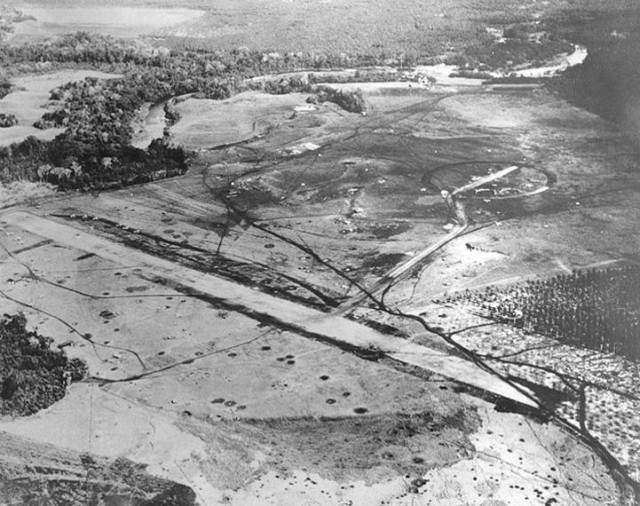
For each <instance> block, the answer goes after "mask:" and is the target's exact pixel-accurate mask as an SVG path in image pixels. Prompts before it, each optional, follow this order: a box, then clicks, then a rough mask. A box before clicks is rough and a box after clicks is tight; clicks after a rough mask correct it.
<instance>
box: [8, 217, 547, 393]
mask: <svg viewBox="0 0 640 506" xmlns="http://www.w3.org/2000/svg"><path fill="white" fill-rule="evenodd" d="M0 220H1V221H3V222H5V223H7V224H11V225H14V226H17V227H20V228H22V229H24V230H27V231H29V232H31V233H33V234H36V235H39V236H41V237H43V238H48V239H52V240H55V241H56V242H58V243H60V244H63V245H66V246H70V247H73V248H78V249H82V250H84V251H86V252H88V253H93V254H95V255H98V256H100V257H102V258H105V259H107V260H110V261H112V262H117V263H119V264H121V265H127V266H135V267H137V268H139V269H140V270H141V271H142V274H143V275H147V276H149V275H151V276H157V277H160V278H163V279H166V280H169V281H172V282H174V283H176V284H178V285H180V286H183V287H186V288H188V289H190V290H195V291H197V292H200V293H203V294H207V295H209V296H212V297H214V298H216V299H217V300H219V301H220V302H221V303H223V304H226V305H228V306H229V307H231V308H233V309H234V310H236V311H240V312H242V313H244V314H247V315H249V316H251V317H254V318H257V319H259V318H264V319H268V320H270V321H271V322H273V323H274V324H275V325H280V326H283V327H286V328H289V329H291V330H294V331H297V332H299V333H301V334H302V335H306V336H309V337H312V338H316V339H318V340H320V341H324V342H328V343H332V344H334V345H336V346H342V347H345V346H346V347H355V348H358V349H361V350H372V349H373V350H380V351H381V352H383V353H384V354H385V355H386V356H388V357H390V358H391V359H394V360H397V361H400V362H402V363H405V364H408V365H412V366H415V367H419V368H421V369H425V370H429V371H433V372H436V373H438V374H441V375H444V376H447V377H450V378H453V379H455V380H457V381H460V382H462V383H466V384H468V385H471V386H473V387H476V388H480V389H482V390H485V391H488V392H491V393H494V394H497V395H500V396H502V397H506V398H508V399H511V400H513V401H516V402H520V403H522V404H526V405H529V406H535V403H534V402H533V401H532V400H531V399H530V398H528V397H527V396H525V395H523V394H522V393H520V392H519V391H517V390H516V389H514V388H513V387H511V386H509V385H507V384H505V383H504V382H502V381H501V380H500V379H498V378H496V377H494V376H493V375H491V374H490V373H487V372H485V371H482V370H481V369H479V368H478V367H476V366H475V365H474V364H473V363H471V362H469V361H466V360H464V359H461V358H458V357H453V356H450V355H448V354H447V353H443V352H440V351H436V350H432V349H428V348H425V347H423V346H420V345H417V344H415V343H411V342H409V341H406V340H403V339H400V338H396V337H393V336H387V335H384V334H381V333H379V332H377V331H375V330H373V329H371V328H369V327H366V326H364V325H361V324H359V323H356V322H353V321H351V320H348V319H346V318H343V317H341V316H338V315H331V314H326V313H322V312H320V311H317V310H315V309H311V308H308V307H305V306H302V305H299V304H296V303H294V302H290V301H287V300H282V299H278V298H276V297H273V296H271V295H268V294H266V293H262V292H260V291H257V290H254V289H251V288H249V287H246V286H244V285H239V284H236V283H233V282H230V281H227V280H224V279H222V278H218V277H216V276H214V275H211V274H204V273H202V272H198V271H195V270H193V269H189V268H187V267H184V266H181V265H179V264H175V263H173V262H170V261H167V260H164V259H162V258H158V257H154V256H151V255H148V254H146V253H143V252H141V251H138V250H136V249H133V248H129V247H126V246H123V245H121V244H117V243H114V242H111V241H109V240H107V239H104V238H101V237H98V236H95V235H92V234H90V233H87V232H85V231H82V230H79V229H75V228H73V227H70V226H68V225H65V224H62V223H58V222H55V221H52V220H49V219H46V218H43V217H39V216H35V215H33V214H29V213H27V212H21V211H19V212H11V213H7V214H4V215H3V216H2V217H1V218H0ZM531 395H533V394H531Z"/></svg>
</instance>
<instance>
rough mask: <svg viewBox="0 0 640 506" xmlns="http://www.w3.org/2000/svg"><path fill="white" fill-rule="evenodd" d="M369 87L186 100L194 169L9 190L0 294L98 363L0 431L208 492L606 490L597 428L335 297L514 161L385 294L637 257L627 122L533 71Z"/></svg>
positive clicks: (532, 497) (398, 258)
mask: <svg viewBox="0 0 640 506" xmlns="http://www.w3.org/2000/svg"><path fill="white" fill-rule="evenodd" d="M367 90H368V91H367V93H365V98H366V101H367V105H368V109H367V112H366V115H355V114H350V113H346V112H345V111H343V110H341V109H340V108H338V107H337V106H335V105H333V104H321V105H313V106H309V105H308V104H306V96H305V95H303V94H300V95H296V94H293V95H287V96H283V97H274V96H266V95H261V94H256V93H247V94H243V95H240V96H237V97H235V98H233V99H231V100H229V101H222V102H209V101H196V100H195V99H193V98H190V99H186V100H185V101H183V102H182V103H181V104H178V107H180V108H181V110H180V111H181V114H182V119H181V120H180V121H179V122H178V123H177V124H176V125H175V126H173V127H172V128H171V130H170V134H171V135H173V138H174V141H175V142H177V143H181V144H183V143H187V144H189V147H190V148H192V149H199V152H198V156H197V158H196V160H195V163H194V165H193V167H192V168H191V170H190V172H189V173H187V174H186V175H185V176H183V177H179V178H174V179H169V180H165V181H162V182H157V183H152V184H147V185H141V186H134V187H129V188H126V189H123V190H119V191H113V192H108V193H102V194H92V195H90V194H81V195H75V194H69V195H66V196H65V195H63V196H60V197H59V198H55V199H52V200H48V201H43V202H42V205H41V206H40V207H39V208H34V207H23V208H21V209H16V208H11V209H6V210H4V211H3V214H2V215H1V216H0V224H1V225H2V244H3V246H4V249H3V253H2V255H3V263H2V264H1V265H0V276H1V277H2V278H3V280H4V288H3V296H4V297H3V299H2V302H1V308H2V310H3V312H8V313H14V312H16V311H20V310H21V311H24V312H25V314H26V315H27V317H28V321H29V324H30V325H31V326H32V327H33V328H37V329H38V331H39V332H40V333H42V334H44V335H50V336H51V337H53V338H54V340H55V343H56V344H57V345H59V346H62V347H63V349H64V350H65V351H66V352H67V354H68V355H69V356H70V357H78V358H82V359H83V360H85V361H86V362H87V364H88V366H89V371H90V377H89V378H88V379H87V381H85V382H84V383H81V384H77V385H73V386H72V387H71V389H70V391H69V394H68V395H67V397H65V398H64V399H63V400H62V401H60V402H59V403H57V404H55V405H53V406H52V407H50V408H49V409H47V410H45V411H42V412H40V413H38V414H36V415H34V416H32V417H28V418H26V419H21V420H15V421H12V420H3V421H0V430H2V431H5V432H8V433H11V434H14V435H18V436H23V437H28V438H31V439H32V440H34V441H38V442H41V443H51V444H56V445H59V446H61V447H64V448H67V449H70V450H74V451H77V452H92V453H95V454H97V455H102V456H105V457H110V458H115V457H118V456H126V457H128V458H130V459H132V460H134V461H136V462H140V463H145V464H148V465H149V467H148V471H149V472H150V473H152V474H155V475H157V476H161V477H163V478H168V479H171V480H174V481H178V482H181V483H184V484H186V485H189V486H191V487H192V488H193V489H194V491H195V492H196V494H197V496H198V500H199V502H200V503H201V504H216V503H220V502H231V503H235V504H292V505H293V504H310V503H319V504H350V503H351V504H363V505H364V504H367V505H368V504H386V503H393V504H460V503H464V504H483V503H484V504H486V502H487V501H494V502H495V503H496V504H545V503H546V504H552V503H553V502H554V500H555V501H557V502H559V503H568V502H570V501H574V502H578V503H580V504H616V503H617V501H618V499H619V491H618V489H617V487H616V484H615V483H614V481H613V480H612V479H611V477H610V476H609V474H608V471H607V469H606V467H605V466H604V465H603V463H602V461H601V460H599V459H598V458H594V454H593V453H592V451H591V450H590V449H589V447H588V446H587V445H585V444H584V443H581V442H578V441H577V440H576V439H575V438H574V437H572V436H570V435H569V434H568V433H567V432H565V431H563V430H562V429H560V428H558V427H557V426H555V425H553V424H549V423H546V422H545V421H544V420H540V419H537V420H534V419H531V418H526V417H524V416H522V415H517V414H513V413H499V412H496V411H495V410H494V406H493V405H492V404H489V403H487V402H486V401H485V400H482V399H481V398H478V397H476V396H471V395H468V394H469V393H475V394H477V393H478V390H476V389H475V388H482V389H484V390H485V391H490V392H491V391H493V392H494V393H496V394H501V395H504V396H505V397H507V398H509V397H510V398H511V399H516V400H518V401H520V402H521V403H522V404H524V405H526V404H531V403H534V404H535V402H536V400H537V399H538V397H537V393H535V392H533V391H532V390H528V389H521V390H520V391H515V390H513V388H512V387H509V386H508V385H506V384H504V383H503V382H501V381H499V380H497V379H495V378H494V377H492V376H489V375H487V374H486V373H484V372H482V371H480V370H479V369H477V368H476V366H474V365H473V364H471V363H470V362H468V361H465V360H463V359H462V358H461V357H460V356H459V354H458V355H456V353H453V355H455V356H454V357H452V358H450V359H449V358H447V357H448V356H449V355H450V354H451V353H452V348H451V345H450V344H447V343H445V342H444V341H442V340H441V339H440V338H439V337H438V336H436V335H435V334H433V333H430V332H427V331H425V329H424V328H423V327H421V326H419V325H417V324H415V323H412V322H411V321H409V320H406V319H403V318H398V317H395V316H394V317H391V316H389V315H388V314H385V313H383V312H379V311H376V310H374V309H369V308H367V307H366V306H367V303H366V302H365V304H364V305H363V307H361V308H359V309H356V310H355V313H354V315H352V319H355V320H358V321H356V322H354V321H352V320H349V319H345V318H343V317H337V316H335V315H330V314H328V313H329V312H330V311H333V310H335V308H336V307H337V306H338V305H339V304H340V303H341V302H342V301H344V300H346V299H347V298H348V297H350V296H352V295H354V294H356V293H357V291H358V290H357V288H356V286H355V285H354V284H353V283H352V282H350V281H349V278H351V279H352V280H353V281H355V282H357V283H358V284H360V285H361V286H365V287H366V286H370V285H372V284H373V283H374V282H375V281H376V280H378V279H379V278H380V277H381V276H382V275H383V274H384V273H385V272H387V271H389V270H390V269H391V268H393V267H394V266H395V265H397V264H398V263H401V262H403V261H406V260H408V259H410V258H412V257H413V256H415V255H419V254H420V252H421V251H423V250H424V249H425V248H427V247H428V246H429V245H430V244H433V243H435V242H437V241H438V240H439V239H441V238H442V237H444V236H445V235H446V234H447V231H446V230H444V229H443V225H445V224H446V223H447V219H448V217H447V211H446V208H445V206H444V205H443V202H442V199H441V197H440V191H441V190H442V189H450V190H452V189H454V188H455V187H457V186H459V185H460V184H464V183H465V182H468V181H472V180H473V179H474V178H477V177H482V176H485V175H487V174H488V171H489V170H493V171H498V170H500V169H504V168H507V167H510V166H513V165H518V166H521V167H523V170H522V171H521V173H520V174H519V176H515V175H514V176H512V179H510V180H508V181H502V182H501V183H500V185H499V186H495V187H490V188H488V189H485V191H484V192H477V193H476V192H473V193H470V194H468V195H465V196H464V202H465V206H466V210H467V213H468V215H469V217H470V218H471V227H470V228H469V230H468V231H465V234H464V235H463V236H462V237H459V238H457V239H456V240H454V241H453V242H451V243H450V244H447V245H446V246H445V247H444V249H442V250H440V251H438V252H437V253H436V254H435V255H433V256H430V257H428V259H427V260H426V261H425V263H424V264H423V266H422V270H420V269H418V270H417V271H416V272H415V274H414V275H413V276H411V277H408V278H406V279H404V280H400V281H399V282H398V283H397V285H395V286H394V287H393V288H392V289H391V290H388V291H387V292H386V294H385V302H386V303H387V305H388V306H390V307H393V308H398V309H400V310H402V311H405V312H411V313H414V314H422V315H423V317H424V318H425V320H426V321H428V322H429V323H430V324H435V323H437V321H438V320H439V319H442V318H441V317H440V316H439V315H440V314H442V312H441V311H439V310H438V309H437V308H436V309H433V308H431V307H430V304H431V303H432V300H434V299H435V298H438V297H441V296H442V295H443V294H445V293H446V292H451V291H456V290H462V289H465V288H473V287H477V286H481V285H483V284H486V283H496V282H504V281H506V280H509V279H513V278H514V277H522V276H535V275H547V274H549V273H553V272H557V271H559V270H562V269H570V268H573V267H581V266H587V265H595V264H601V263H603V262H605V263H606V262H611V261H617V260H618V259H619V258H623V257H627V258H630V257H633V255H635V252H636V251H637V246H638V244H637V241H636V239H635V236H634V235H632V234H630V231H631V229H632V227H633V222H634V221H635V220H633V219H632V217H633V216H634V213H635V211H634V209H637V206H635V203H636V201H637V198H638V197H637V192H636V188H637V182H638V181H637V177H638V176H637V174H636V173H635V172H632V171H631V170H629V169H630V167H631V166H632V162H631V160H632V158H631V154H629V156H628V157H626V155H625V153H627V152H628V150H627V149H626V148H625V141H624V139H622V138H621V137H620V136H619V135H618V134H617V133H616V132H615V131H614V130H613V129H612V128H611V126H610V125H608V124H606V123H604V122H603V121H602V120H600V119H599V118H597V117H596V116H593V115H591V114H588V113H586V112H584V111H582V110H579V109H577V108H575V107H572V106H570V105H568V104H567V103H566V102H564V101H562V100H560V99H559V98H557V97H555V96H553V95H551V94H550V93H549V92H547V91H545V90H542V89H539V90H526V91H518V92H501V91H495V90H493V91H492V90H490V89H485V88H483V87H481V86H472V87H471V86H438V85H437V84H436V85H435V86H432V87H427V86H419V85H415V86H412V87H409V86H407V85H406V84H399V85H398V86H396V87H392V86H389V85H387V84H385V85H380V86H379V87H375V86H374V85H371V86H368V87H367ZM207 118H212V119H215V125H216V127H215V128H210V129H209V130H206V129H205V130H203V129H202V128H201V126H199V124H200V123H202V121H203V119H207ZM607 154H609V155H610V156H607ZM527 185H530V186H527ZM543 187H544V189H543V190H542V191H540V192H534V191H533V190H536V189H540V188H543ZM514 188H515V190H514ZM527 188H529V189H531V192H530V193H531V194H529V192H527V191H524V190H522V191H521V189H527ZM503 197H510V198H503ZM621 213H624V214H625V216H627V217H629V220H628V221H622V220H616V219H615V217H616V216H619V215H620V214H621ZM604 223H607V224H608V225H607V226H604V225H603V224H604ZM605 245H606V246H605ZM218 253H219V254H218ZM436 371H437V372H436ZM447 376H448V377H447ZM451 378H454V379H457V380H460V381H462V383H459V382H457V381H454V380H453V379H451ZM462 392H467V393H462ZM549 501H551V502H549Z"/></svg>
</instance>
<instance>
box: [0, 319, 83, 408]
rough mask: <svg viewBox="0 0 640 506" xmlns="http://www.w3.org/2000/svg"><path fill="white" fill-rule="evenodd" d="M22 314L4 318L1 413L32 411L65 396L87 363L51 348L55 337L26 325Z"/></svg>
mask: <svg viewBox="0 0 640 506" xmlns="http://www.w3.org/2000/svg"><path fill="white" fill-rule="evenodd" d="M26 323H27V319H26V318H25V317H24V315H22V314H18V315H12V316H11V315H4V316H3V317H2V319H1V320H0V414H3V415H30V414H33V413H35V412H37V411H39V410H40V409H44V408H46V407H48V406H50V405H51V404H53V403H54V402H56V401H58V400H60V399H62V397H64V394H65V392H66V388H67V385H68V384H69V383H70V382H72V381H78V380H80V379H82V378H83V377H84V375H85V373H86V366H85V364H84V363H83V362H82V361H80V360H78V359H72V360H69V359H68V358H67V356H66V355H65V353H64V352H62V351H59V350H52V349H51V348H50V346H51V343H52V342H53V340H52V339H51V338H48V337H44V336H41V335H39V334H38V333H36V332H30V331H28V330H27V329H26Z"/></svg>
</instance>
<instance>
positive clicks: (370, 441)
mask: <svg viewBox="0 0 640 506" xmlns="http://www.w3.org/2000/svg"><path fill="white" fill-rule="evenodd" d="M330 401H331V399H328V400H327V402H330ZM354 413H355V415H354V416H346V417H321V418H319V419H318V418H313V417H302V418H289V419H270V420H254V421H249V422H248V425H249V426H254V427H257V428H258V429H259V432H260V436H259V437H261V438H264V441H265V443H268V444H270V445H271V446H272V448H273V454H272V456H271V458H273V459H274V460H273V464H274V467H275V468H277V469H280V470H281V471H283V472H285V473H286V471H287V468H289V467H294V468H295V466H296V465H298V466H299V467H300V468H304V469H309V470H311V471H312V472H315V473H318V474H319V475H320V476H322V477H324V478H327V479H332V480H338V481H345V480H353V479H356V480H361V479H363V480H365V481H368V480H369V479H371V478H372V476H373V475H376V476H379V474H376V473H379V472H383V473H386V474H388V475H389V476H394V475H406V474H411V475H415V476H420V475H422V474H424V473H425V472H426V471H427V470H428V469H431V468H433V467H439V466H442V465H443V464H445V463H446V464H447V465H450V464H454V463H455V462H458V461H460V460H461V459H463V458H464V457H465V456H466V455H470V454H471V453H472V451H473V446H472V445H471V443H470V442H469V439H468V435H469V434H470V433H472V432H474V431H476V430H477V428H478V425H479V419H478V417H477V414H476V413H475V412H474V411H473V410H460V411H458V412H456V413H455V414H453V415H450V416H443V415H440V414H436V413H430V412H422V413H414V414H405V413H396V414H393V413H391V414H384V415H369V414H367V409H366V408H355V409H354ZM292 463H294V465H293V466H292ZM384 470H386V471H384Z"/></svg>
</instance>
